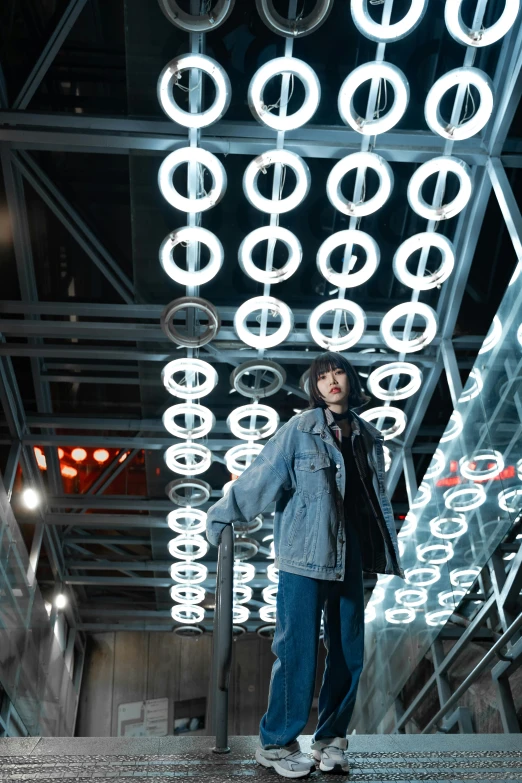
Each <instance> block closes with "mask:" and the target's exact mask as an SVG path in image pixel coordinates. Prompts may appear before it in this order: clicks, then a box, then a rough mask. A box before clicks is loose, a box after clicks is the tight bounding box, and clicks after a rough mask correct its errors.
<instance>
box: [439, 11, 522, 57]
mask: <svg viewBox="0 0 522 783" xmlns="http://www.w3.org/2000/svg"><path fill="white" fill-rule="evenodd" d="M462 2H463V0H446V7H445V9H444V20H445V22H446V27H447V28H448V32H449V34H450V35H451V36H452V37H453V38H454V39H455V40H456V41H458V42H459V43H461V44H464V46H475V47H479V46H490V44H493V43H495V41H499V40H500V39H501V38H503V37H504V36H505V35H506V33H507V32H508V31H509V30H510V29H511V27H512V26H513V24H514V23H515V20H516V18H517V14H518V12H519V10H520V0H505V6H504V10H503V11H502V13H501V15H500V17H499V18H498V19H497V21H496V22H495V24H492V25H491V27H486V28H484V27H481V28H480V30H472V29H471V28H469V27H468V26H467V25H465V24H464V22H463V21H462V13H461V11H462Z"/></svg>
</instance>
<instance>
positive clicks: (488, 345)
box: [479, 315, 502, 355]
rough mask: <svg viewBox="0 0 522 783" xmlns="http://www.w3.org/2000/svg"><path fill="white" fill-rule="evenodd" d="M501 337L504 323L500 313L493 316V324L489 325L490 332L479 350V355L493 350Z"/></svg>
mask: <svg viewBox="0 0 522 783" xmlns="http://www.w3.org/2000/svg"><path fill="white" fill-rule="evenodd" d="M501 337H502V323H501V321H500V318H499V317H498V315H495V316H494V317H493V321H492V323H491V326H490V327H489V330H488V333H487V335H486V337H485V339H484V342H483V343H482V346H481V348H480V351H479V355H480V354H482V353H489V351H491V350H492V349H493V348H494V347H495V345H496V344H497V343H498V341H499V340H500V338H501Z"/></svg>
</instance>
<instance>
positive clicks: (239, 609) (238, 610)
mask: <svg viewBox="0 0 522 783" xmlns="http://www.w3.org/2000/svg"><path fill="white" fill-rule="evenodd" d="M249 617H250V609H247V607H246V606H233V607H232V622H233V623H246V622H247V620H248V618H249Z"/></svg>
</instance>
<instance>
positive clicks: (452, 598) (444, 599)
mask: <svg viewBox="0 0 522 783" xmlns="http://www.w3.org/2000/svg"><path fill="white" fill-rule="evenodd" d="M465 595H466V590H444V591H443V592H442V593H439V595H438V599H439V604H440V605H441V606H444V607H446V608H451V607H453V606H457V605H458V604H459V603H460V602H461V600H462V599H463V598H464V596H465Z"/></svg>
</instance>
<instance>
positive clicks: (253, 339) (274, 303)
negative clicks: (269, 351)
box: [234, 296, 294, 348]
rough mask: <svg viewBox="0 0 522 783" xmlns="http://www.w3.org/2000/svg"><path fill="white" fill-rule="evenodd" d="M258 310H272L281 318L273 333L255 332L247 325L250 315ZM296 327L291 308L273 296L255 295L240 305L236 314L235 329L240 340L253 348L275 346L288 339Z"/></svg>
mask: <svg viewBox="0 0 522 783" xmlns="http://www.w3.org/2000/svg"><path fill="white" fill-rule="evenodd" d="M256 310H271V311H272V312H275V313H276V315H279V317H280V318H281V325H280V326H279V328H278V329H276V331H275V332H273V333H272V334H265V335H261V334H254V333H253V332H251V331H250V329H249V328H248V326H247V325H246V321H247V318H248V316H249V315H252V313H255V312H256ZM293 328H294V316H293V313H292V311H291V310H290V308H289V307H288V305H287V304H285V303H284V302H281V300H280V299H276V298H275V297H273V296H254V297H253V298H252V299H247V301H246V302H243V304H242V305H240V306H239V307H238V309H237V310H236V313H235V315H234V329H235V330H236V334H237V336H238V337H239V339H240V340H242V341H243V342H244V343H246V344H247V345H250V346H252V348H275V346H276V345H280V344H281V343H282V342H284V341H285V340H286V338H287V337H288V335H289V334H290V332H291V331H292V329H293Z"/></svg>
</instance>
